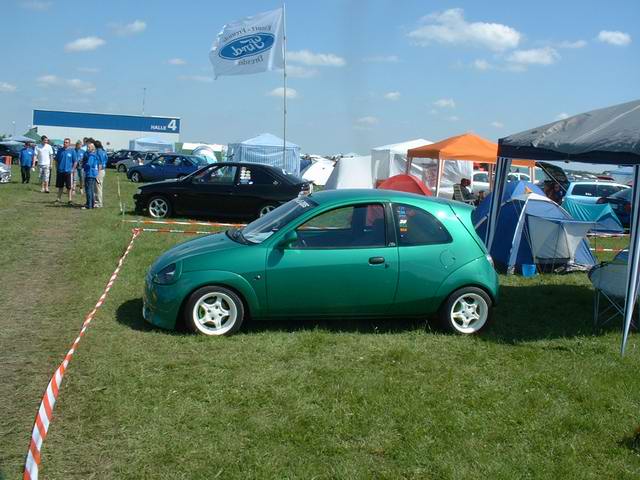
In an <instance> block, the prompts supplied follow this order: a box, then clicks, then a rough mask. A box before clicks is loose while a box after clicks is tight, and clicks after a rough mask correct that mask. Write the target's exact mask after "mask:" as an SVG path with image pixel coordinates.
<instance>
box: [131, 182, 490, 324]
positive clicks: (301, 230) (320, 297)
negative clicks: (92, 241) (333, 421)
mask: <svg viewBox="0 0 640 480" xmlns="http://www.w3.org/2000/svg"><path fill="white" fill-rule="evenodd" d="M145 283H146V284H145V292H144V306H143V316H144V318H145V320H146V321H148V322H150V323H151V324H153V325H156V326H158V327H162V328H168V329H171V328H175V327H176V326H177V325H178V324H179V323H182V322H184V325H185V326H186V327H187V328H188V329H190V330H192V331H194V332H197V333H201V334H204V335H230V334H232V333H234V332H237V331H238V329H239V328H240V326H241V325H242V323H243V321H244V320H245V319H247V318H251V319H269V318H287V317H288V318H296V319H304V318H324V317H337V318H347V317H367V318H374V317H395V318H407V317H421V318H426V317H428V316H429V315H431V314H434V313H437V314H438V318H439V320H440V323H441V324H442V326H443V327H444V328H445V329H447V330H449V331H451V332H455V333H461V334H472V333H476V332H478V331H479V330H480V329H482V328H483V327H484V326H485V325H486V324H487V323H488V321H489V320H490V318H491V311H492V307H493V305H494V304H495V302H496V300H497V297H498V277H497V275H496V272H495V270H494V268H493V262H492V260H491V257H490V256H489V255H488V253H487V250H486V248H485V246H484V244H483V243H482V241H481V240H480V239H479V238H478V236H477V235H476V233H475V230H474V228H473V225H472V224H471V207H469V206H467V205H465V204H462V203H458V202H453V201H446V200H439V199H433V198H429V197H422V196H418V195H413V194H407V193H402V192H396V191H390V190H333V191H324V192H319V193H314V194H312V195H309V196H301V197H298V198H296V199H294V200H291V201H289V202H288V203H285V204H284V205H282V206H280V207H278V208H276V209H275V210H273V211H272V212H270V213H268V214H267V215H265V216H263V217H261V218H259V219H258V220H256V221H254V222H252V223H250V224H249V225H247V226H246V227H245V228H243V229H238V230H227V231H226V232H224V233H216V234H212V235H207V236H204V237H201V238H197V239H194V240H191V241H188V242H185V243H182V244H180V245H177V246H175V247H173V248H171V249H170V250H168V251H167V252H166V253H164V254H163V255H162V256H160V257H159V258H158V259H157V260H156V262H155V263H154V264H153V265H152V266H151V268H150V269H149V272H148V273H147V276H146V279H145Z"/></svg>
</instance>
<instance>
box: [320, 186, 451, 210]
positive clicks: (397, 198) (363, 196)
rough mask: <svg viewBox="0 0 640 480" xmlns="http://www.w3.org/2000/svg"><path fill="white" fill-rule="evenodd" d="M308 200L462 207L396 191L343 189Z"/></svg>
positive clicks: (321, 193) (442, 199) (324, 192)
mask: <svg viewBox="0 0 640 480" xmlns="http://www.w3.org/2000/svg"><path fill="white" fill-rule="evenodd" d="M309 197H310V198H312V199H313V200H315V201H316V202H318V203H319V204H324V203H334V202H343V201H345V202H349V201H361V200H373V201H379V202H385V201H389V202H403V201H407V200H413V201H415V200H418V201H421V202H429V203H438V204H440V205H455V206H458V205H463V204H461V203H460V202H456V201H453V200H446V199H444V198H436V197H426V196H424V195H417V194H415V193H407V192H399V191H397V190H385V189H373V188H345V189H340V190H323V191H321V192H316V193H312V194H311V195H309Z"/></svg>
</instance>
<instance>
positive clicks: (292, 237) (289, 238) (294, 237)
mask: <svg viewBox="0 0 640 480" xmlns="http://www.w3.org/2000/svg"><path fill="white" fill-rule="evenodd" d="M297 241H298V232H296V231H295V230H289V231H288V232H287V233H285V234H284V236H283V237H282V238H281V239H280V241H279V242H278V248H279V249H281V250H284V249H285V248H287V247H290V246H291V245H293V244H294V243H296V242H297Z"/></svg>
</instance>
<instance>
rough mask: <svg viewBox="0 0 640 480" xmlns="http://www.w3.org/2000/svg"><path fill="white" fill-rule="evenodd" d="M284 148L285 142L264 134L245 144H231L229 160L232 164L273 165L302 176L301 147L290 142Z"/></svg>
mask: <svg viewBox="0 0 640 480" xmlns="http://www.w3.org/2000/svg"><path fill="white" fill-rule="evenodd" d="M283 147H284V140H282V139H281V138H278V137H276V136H275V135H271V134H270V133H263V134H261V135H258V136H257V137H253V138H250V139H248V140H245V141H244V142H239V143H230V144H229V146H228V148H227V159H228V160H229V161H232V162H248V163H261V164H264V165H271V166H274V167H278V168H282V169H283V170H286V171H287V172H289V173H291V174H293V175H296V176H300V147H299V146H298V145H296V144H295V143H290V142H287V145H286V148H283ZM283 151H284V155H283Z"/></svg>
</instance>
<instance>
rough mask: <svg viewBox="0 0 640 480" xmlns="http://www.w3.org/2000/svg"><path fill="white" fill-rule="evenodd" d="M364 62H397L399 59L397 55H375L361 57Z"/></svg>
mask: <svg viewBox="0 0 640 480" xmlns="http://www.w3.org/2000/svg"><path fill="white" fill-rule="evenodd" d="M362 61H363V62H366V63H397V62H399V61H400V59H399V58H398V56H397V55H377V56H374V57H366V58H363V59H362Z"/></svg>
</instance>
